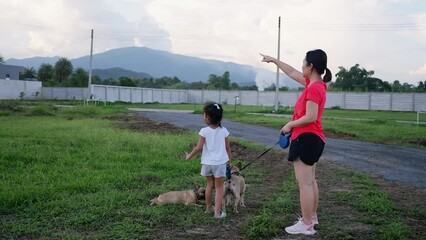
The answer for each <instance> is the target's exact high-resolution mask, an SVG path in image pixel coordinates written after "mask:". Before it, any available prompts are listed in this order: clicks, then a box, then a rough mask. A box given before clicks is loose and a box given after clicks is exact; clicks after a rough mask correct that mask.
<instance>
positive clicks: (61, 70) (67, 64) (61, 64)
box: [55, 57, 73, 83]
mask: <svg viewBox="0 0 426 240" xmlns="http://www.w3.org/2000/svg"><path fill="white" fill-rule="evenodd" d="M72 72H73V66H72V63H71V61H70V60H68V59H67V58H65V57H61V58H59V60H58V61H57V62H56V63H55V77H56V79H57V80H58V81H59V82H60V83H62V82H64V81H65V80H67V79H68V77H69V76H70V75H71V74H72Z"/></svg>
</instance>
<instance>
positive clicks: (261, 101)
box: [0, 80, 426, 112]
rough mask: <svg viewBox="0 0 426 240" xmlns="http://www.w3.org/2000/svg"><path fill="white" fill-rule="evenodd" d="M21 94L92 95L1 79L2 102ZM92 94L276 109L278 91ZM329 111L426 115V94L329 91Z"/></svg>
mask: <svg viewBox="0 0 426 240" xmlns="http://www.w3.org/2000/svg"><path fill="white" fill-rule="evenodd" d="M20 92H24V93H25V98H28V99H32V98H35V96H36V93H37V92H39V93H41V97H43V98H46V99H58V100H59V99H63V100H71V99H77V100H79V99H85V98H87V97H88V96H89V90H88V88H59V87H55V88H52V87H43V88H42V87H41V82H36V81H17V80H0V99H19V94H20ZM92 94H93V95H94V97H95V98H96V99H99V100H105V101H107V102H118V101H121V102H133V103H152V102H159V103H191V104H192V103H198V104H202V103H205V102H207V101H214V102H219V103H227V104H229V105H234V104H235V97H238V100H237V104H240V105H252V106H256V105H257V106H274V101H275V92H274V91H270V92H258V91H224V90H176V89H151V88H137V87H120V86H105V85H92ZM299 95H300V92H279V96H278V101H279V104H280V105H281V106H290V107H293V106H294V104H295V103H296V100H297V98H298V96H299ZM325 107H326V108H332V107H340V108H342V109H358V110H385V111H413V112H417V111H422V112H426V93H376V92H374V93H373V92H372V93H368V92H367V93H365V92H362V93H357V92H328V93H327V103H326V106H325Z"/></svg>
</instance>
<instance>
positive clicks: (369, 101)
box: [368, 93, 371, 110]
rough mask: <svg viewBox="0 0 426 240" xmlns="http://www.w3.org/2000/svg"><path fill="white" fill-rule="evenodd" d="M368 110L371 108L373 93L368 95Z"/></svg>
mask: <svg viewBox="0 0 426 240" xmlns="http://www.w3.org/2000/svg"><path fill="white" fill-rule="evenodd" d="M368 110H371V93H370V94H369V95H368Z"/></svg>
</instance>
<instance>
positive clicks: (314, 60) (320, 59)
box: [306, 49, 331, 82]
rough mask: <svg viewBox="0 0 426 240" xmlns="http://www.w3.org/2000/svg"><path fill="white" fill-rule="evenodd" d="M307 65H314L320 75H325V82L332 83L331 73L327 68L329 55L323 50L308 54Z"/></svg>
mask: <svg viewBox="0 0 426 240" xmlns="http://www.w3.org/2000/svg"><path fill="white" fill-rule="evenodd" d="M306 64H307V65H309V64H312V66H314V68H315V69H316V70H317V72H318V74H320V75H322V74H324V71H325V75H324V77H323V79H322V81H323V82H330V81H331V71H330V69H328V68H327V54H325V52H324V51H323V50H321V49H316V50H312V51H309V52H307V53H306Z"/></svg>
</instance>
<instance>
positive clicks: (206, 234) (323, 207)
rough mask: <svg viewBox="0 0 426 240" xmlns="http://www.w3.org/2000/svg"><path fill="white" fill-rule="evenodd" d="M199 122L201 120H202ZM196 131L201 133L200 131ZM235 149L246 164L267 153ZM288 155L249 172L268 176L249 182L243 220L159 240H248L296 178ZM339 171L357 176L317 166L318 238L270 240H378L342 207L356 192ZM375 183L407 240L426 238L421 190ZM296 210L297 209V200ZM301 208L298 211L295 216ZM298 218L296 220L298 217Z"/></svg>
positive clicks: (142, 121)
mask: <svg viewBox="0 0 426 240" xmlns="http://www.w3.org/2000/svg"><path fill="white" fill-rule="evenodd" d="M172 116H174V124H175V125H176V123H177V122H185V121H184V119H183V118H180V117H179V116H181V115H172ZM196 117H198V118H201V117H200V116H196ZM115 120H122V124H121V127H123V128H127V129H132V130H134V131H141V132H159V133H165V134H169V133H181V132H184V131H187V130H185V129H182V128H177V127H176V126H174V125H171V124H169V123H164V122H157V121H153V120H150V119H148V118H144V117H138V116H129V117H124V118H120V119H115ZM198 120H200V119H198ZM192 123H194V122H192ZM194 128H197V129H198V126H195V127H194ZM241 131H243V130H241ZM268 141H269V139H268ZM231 149H232V154H233V159H234V160H243V161H250V160H251V159H253V156H259V155H260V153H261V152H262V151H256V150H252V149H247V148H245V147H244V146H242V145H240V144H238V143H235V142H231ZM286 154H287V152H286V151H284V150H281V149H276V150H274V151H271V152H269V153H268V154H267V156H265V157H262V158H260V159H259V160H258V161H256V162H254V163H253V165H251V166H250V168H256V169H259V170H261V171H262V173H263V174H261V176H259V178H261V179H252V178H249V177H246V183H247V184H248V186H247V192H246V194H247V195H246V206H247V207H246V208H242V209H241V211H240V213H239V214H233V213H232V212H229V215H228V217H227V218H226V219H225V220H223V221H212V222H211V223H209V224H205V225H201V224H196V225H195V226H191V227H188V228H176V227H170V226H161V227H160V228H158V229H155V230H154V239H178V240H181V239H182V240H183V239H201V240H202V239H206V240H207V239H209V240H210V239H244V232H243V231H244V225H245V224H246V222H247V219H248V218H250V217H252V216H257V215H259V213H260V211H261V209H262V205H263V204H265V203H266V202H267V201H269V200H270V199H271V198H273V197H274V194H275V193H276V192H277V191H279V189H280V187H281V184H282V183H283V181H286V179H289V178H290V177H292V171H291V169H292V166H291V163H290V162H288V161H286V160H285V158H286ZM337 170H338V171H347V172H348V174H347V175H350V174H351V173H354V172H355V171H354V170H353V169H351V168H348V167H345V166H342V165H340V164H336V162H335V161H332V160H330V159H328V158H323V159H321V161H320V163H319V164H318V167H317V178H318V185H319V189H320V206H319V216H320V225H319V226H318V227H316V229H317V230H318V232H317V234H316V235H315V236H313V237H306V236H298V235H296V236H293V235H288V234H286V233H284V232H282V231H280V232H279V233H277V235H276V236H272V237H269V238H267V239H274V240H279V239H341V237H337V238H336V237H334V238H333V237H330V236H329V235H327V234H326V231H327V230H326V229H327V227H329V226H330V224H332V225H333V226H342V229H344V230H345V231H347V229H350V235H349V236H345V237H346V238H345V239H377V238H376V235H375V234H376V232H375V230H374V228H373V227H372V226H371V225H369V224H366V223H365V222H366V221H365V219H366V218H368V213H360V212H356V211H354V210H353V209H351V208H350V207H348V205H347V204H339V202H336V199H334V198H333V196H334V195H335V193H336V192H350V191H353V189H352V187H353V186H352V185H350V184H348V182H347V180H346V179H339V178H338V177H336V176H335V175H334V173H335V172H336V171H337ZM249 171H250V170H249ZM372 177H373V178H375V180H376V181H377V182H378V184H379V185H380V188H381V189H383V190H385V191H386V192H387V193H388V194H389V195H390V197H391V199H392V200H393V201H394V203H395V205H396V206H395V208H396V212H398V213H399V214H400V215H399V216H398V218H400V219H401V220H402V221H403V222H404V223H405V224H407V225H408V226H410V229H411V230H412V231H413V232H414V233H413V234H414V235H413V236H412V237H410V238H407V239H419V238H421V237H422V236H423V230H424V227H425V226H426V218H425V217H424V215H420V216H411V215H410V214H408V213H409V212H410V211H411V210H416V211H417V210H419V209H426V202H425V201H424V199H425V197H426V192H425V191H424V190H423V189H421V188H417V187H413V186H408V185H402V184H396V183H392V182H389V181H385V180H383V179H382V178H381V177H378V176H374V175H372ZM295 204H296V205H297V201H296V200H295ZM298 208H299V207H298V205H297V206H296V210H295V211H296V213H297V211H298V210H297V209H298ZM295 218H296V215H295V216H294V219H295ZM288 224H291V222H283V223H282V227H285V226H286V225H288ZM335 231H336V230H335ZM337 232H338V230H337Z"/></svg>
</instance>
